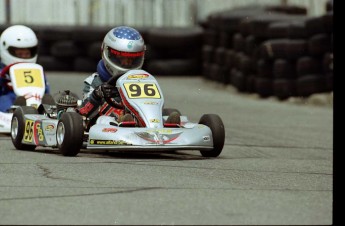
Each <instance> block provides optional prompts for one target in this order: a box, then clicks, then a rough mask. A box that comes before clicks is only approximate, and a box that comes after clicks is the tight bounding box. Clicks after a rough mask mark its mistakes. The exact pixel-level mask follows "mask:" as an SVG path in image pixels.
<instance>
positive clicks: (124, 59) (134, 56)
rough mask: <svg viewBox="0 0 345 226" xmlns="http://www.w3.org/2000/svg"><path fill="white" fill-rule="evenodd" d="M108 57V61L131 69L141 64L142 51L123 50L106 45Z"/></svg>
mask: <svg viewBox="0 0 345 226" xmlns="http://www.w3.org/2000/svg"><path fill="white" fill-rule="evenodd" d="M108 57H109V59H110V61H111V62H112V63H113V64H115V65H116V66H119V67H121V68H126V69H132V68H137V67H139V66H140V65H141V63H142V60H143V58H144V51H141V52H134V53H132V52H123V51H118V50H115V49H112V48H110V47H108Z"/></svg>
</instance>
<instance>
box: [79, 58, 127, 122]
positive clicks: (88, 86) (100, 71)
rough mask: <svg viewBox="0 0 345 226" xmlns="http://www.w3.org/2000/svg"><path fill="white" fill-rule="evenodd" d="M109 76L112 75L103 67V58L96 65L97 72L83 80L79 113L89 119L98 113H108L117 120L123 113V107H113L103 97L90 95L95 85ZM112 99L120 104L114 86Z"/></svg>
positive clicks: (106, 79) (118, 95) (119, 98)
mask: <svg viewBox="0 0 345 226" xmlns="http://www.w3.org/2000/svg"><path fill="white" fill-rule="evenodd" d="M119 76H121V75H119ZM119 76H118V77H119ZM111 77H112V75H111V74H110V73H109V72H108V71H107V69H106V68H105V66H104V62H103V60H100V61H99V62H98V65H97V72H95V73H93V74H92V75H90V76H89V77H87V78H86V79H85V80H84V88H83V102H82V104H81V106H80V108H79V113H80V114H81V115H84V116H86V117H88V118H90V119H92V118H95V117H97V116H99V115H109V116H113V117H115V118H116V120H118V119H119V118H120V117H121V116H122V115H123V114H124V110H123V109H120V108H114V107H112V106H110V105H109V104H108V103H107V102H106V101H105V100H104V99H103V98H101V99H98V98H96V97H95V96H94V95H92V93H93V91H94V90H95V88H96V87H97V86H99V85H101V84H103V83H105V82H107V81H108V80H109V79H110V78H111ZM115 83H116V81H113V84H111V85H113V86H114V87H115ZM112 100H113V101H115V102H116V103H117V104H118V105H122V104H121V97H120V94H119V92H118V90H117V89H116V88H115V89H114V98H112Z"/></svg>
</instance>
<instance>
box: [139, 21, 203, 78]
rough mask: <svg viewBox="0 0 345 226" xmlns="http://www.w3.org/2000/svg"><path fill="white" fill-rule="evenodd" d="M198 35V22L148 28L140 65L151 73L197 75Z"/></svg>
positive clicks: (200, 59)
mask: <svg viewBox="0 0 345 226" xmlns="http://www.w3.org/2000/svg"><path fill="white" fill-rule="evenodd" d="M202 38H203V29H202V28H201V27H199V26H195V27H163V28H151V29H149V30H148V31H147V35H146V40H145V41H146V44H147V51H146V59H145V63H144V66H143V68H144V69H146V70H147V71H148V72H150V73H151V74H155V75H188V76H191V75H200V74H201V64H202V58H201V46H202Z"/></svg>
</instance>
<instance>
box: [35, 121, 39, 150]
mask: <svg viewBox="0 0 345 226" xmlns="http://www.w3.org/2000/svg"><path fill="white" fill-rule="evenodd" d="M39 124H40V123H39V121H35V123H34V142H35V144H36V145H38V137H37V125H39Z"/></svg>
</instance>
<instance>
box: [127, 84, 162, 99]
mask: <svg viewBox="0 0 345 226" xmlns="http://www.w3.org/2000/svg"><path fill="white" fill-rule="evenodd" d="M124 86H125V89H126V92H127V95H128V97H129V98H155V99H159V98H161V95H160V93H159V90H158V88H157V86H156V84H155V83H125V84H124Z"/></svg>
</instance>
